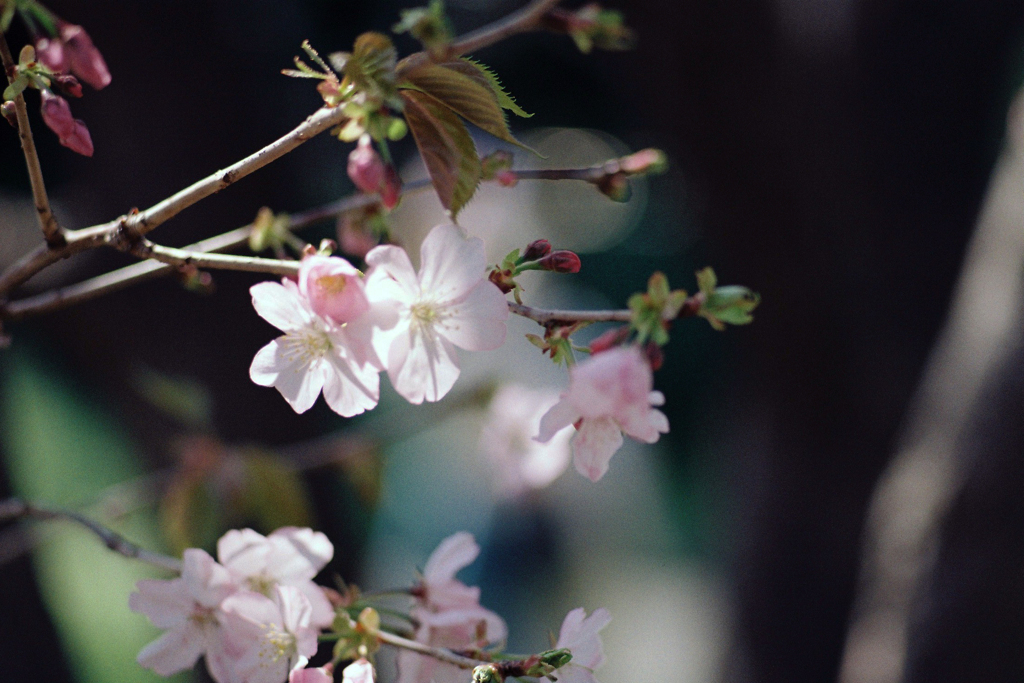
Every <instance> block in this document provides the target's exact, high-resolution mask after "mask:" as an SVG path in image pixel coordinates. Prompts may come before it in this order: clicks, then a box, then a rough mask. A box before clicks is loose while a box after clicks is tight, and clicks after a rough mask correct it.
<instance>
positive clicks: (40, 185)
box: [0, 31, 64, 249]
mask: <svg viewBox="0 0 1024 683" xmlns="http://www.w3.org/2000/svg"><path fill="white" fill-rule="evenodd" d="M0 59H2V61H3V65H4V72H5V73H6V74H7V82H8V83H10V84H13V83H14V81H15V79H16V78H17V73H18V71H17V69H18V67H17V65H16V64H15V63H14V57H13V56H12V55H11V50H10V48H9V47H8V46H7V38H6V37H5V36H4V34H3V32H2V31H0ZM14 111H15V115H16V116H17V120H18V138H19V139H20V140H21V151H22V153H24V155H25V164H26V165H27V166H28V179H29V183H30V184H31V185H32V200H33V201H34V202H35V205H36V214H37V215H38V216H39V227H40V228H41V229H42V231H43V237H44V238H45V239H46V244H47V245H48V246H49V248H50V249H59V248H61V247H63V246H64V231H63V230H62V229H61V227H60V226H59V225H58V224H57V219H56V218H55V217H54V215H53V211H52V210H51V209H50V199H49V197H47V196H46V184H45V183H44V182H43V168H42V166H40V165H39V155H38V154H36V143H35V140H34V139H33V138H32V126H31V125H29V120H28V109H27V108H26V106H25V97H24V95H23V94H22V93H18V94H17V96H15V98H14Z"/></svg>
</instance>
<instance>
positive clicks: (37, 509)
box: [0, 498, 181, 572]
mask: <svg viewBox="0 0 1024 683" xmlns="http://www.w3.org/2000/svg"><path fill="white" fill-rule="evenodd" d="M28 517H35V518H37V519H66V520H69V521H72V522H75V523H76V524H79V525H81V526H83V527H85V528H86V529H88V530H89V531H91V532H92V533H94V534H96V535H97V536H99V538H100V540H101V541H103V544H104V545H106V546H107V547H108V548H110V549H111V550H113V551H114V552H116V553H119V554H121V555H124V556H125V557H128V558H131V559H134V560H142V561H143V562H146V563H148V564H151V565H153V566H155V567H160V568H161V569H168V570H170V571H172V572H181V560H178V559H175V558H173V557H168V556H167V555H161V554H160V553H154V552H152V551H149V550H146V549H145V548H140V547H139V546H137V545H135V544H134V543H132V542H131V541H128V540H127V539H125V538H124V537H123V536H121V535H120V534H118V533H116V532H114V531H112V530H110V529H108V528H107V527H105V526H103V525H102V524H100V523H98V522H94V521H93V520H91V519H89V518H88V517H85V516H83V515H80V514H78V513H77V512H72V511H70V510H61V509H58V508H48V507H43V506H40V505H36V504H34V503H25V502H23V501H21V500H18V499H17V498H9V499H7V500H5V501H2V502H0V522H2V521H4V520H8V519H25V518H28Z"/></svg>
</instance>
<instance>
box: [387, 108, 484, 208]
mask: <svg viewBox="0 0 1024 683" xmlns="http://www.w3.org/2000/svg"><path fill="white" fill-rule="evenodd" d="M399 94H400V95H401V97H402V100H404V102H405V121H406V123H408V124H409V130H411V131H412V136H413V138H414V139H415V140H416V146H417V147H418V148H419V150H420V156H422V157H423V163H424V164H425V165H426V167H427V172H428V173H430V181H431V182H432V183H433V185H434V189H435V190H436V191H437V196H438V199H440V200H441V205H442V206H443V207H444V208H445V209H446V210H447V211H448V213H449V214H450V215H451V216H452V218H453V219H454V218H455V216H456V215H457V214H458V213H459V210H460V209H462V207H463V206H465V205H466V202H468V201H469V200H470V198H471V197H472V196H473V193H474V192H476V186H477V185H478V184H479V183H480V158H479V157H478V156H477V152H476V146H475V145H474V144H473V138H471V137H470V135H469V131H467V130H466V126H465V125H463V123H462V121H460V120H459V117H458V116H456V115H455V113H454V112H453V111H452V110H451V109H449V108H448V107H447V106H446V105H445V104H444V103H442V102H441V101H439V100H438V99H437V98H435V97H434V96H432V95H430V94H428V93H425V92H419V91H417V90H403V91H401V93H399Z"/></svg>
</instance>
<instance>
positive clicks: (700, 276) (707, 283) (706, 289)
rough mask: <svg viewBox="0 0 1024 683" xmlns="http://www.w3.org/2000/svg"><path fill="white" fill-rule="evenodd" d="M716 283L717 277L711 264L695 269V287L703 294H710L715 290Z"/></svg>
mask: <svg viewBox="0 0 1024 683" xmlns="http://www.w3.org/2000/svg"><path fill="white" fill-rule="evenodd" d="M716 284H718V277H717V276H716V275H715V271H714V270H712V269H711V266H708V267H707V268H704V269H703V270H698V271H697V287H698V288H700V291H701V292H703V293H704V295H705V296H711V295H712V294H714V292H715V285H716Z"/></svg>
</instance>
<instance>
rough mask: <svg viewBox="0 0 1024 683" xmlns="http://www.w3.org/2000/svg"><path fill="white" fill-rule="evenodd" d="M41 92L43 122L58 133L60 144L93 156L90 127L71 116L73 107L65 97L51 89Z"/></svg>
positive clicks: (84, 154)
mask: <svg viewBox="0 0 1024 683" xmlns="http://www.w3.org/2000/svg"><path fill="white" fill-rule="evenodd" d="M41 92H42V96H43V107H42V112H43V122H44V123H46V125H47V126H48V127H49V128H50V130H52V131H53V132H54V133H56V134H57V137H58V138H59V139H60V144H62V145H64V146H65V147H67V148H68V149H70V150H71V151H73V152H78V153H79V154H81V155H83V156H87V157H91V156H92V152H93V147H92V137H91V136H90V135H89V129H88V128H86V127H85V123H84V122H83V121H81V120H80V119H76V118H74V117H72V116H71V107H70V106H69V105H68V101H67V100H65V99H64V98H63V97H61V96H59V95H54V94H53V93H51V92H50V91H49V90H42V91H41Z"/></svg>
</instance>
